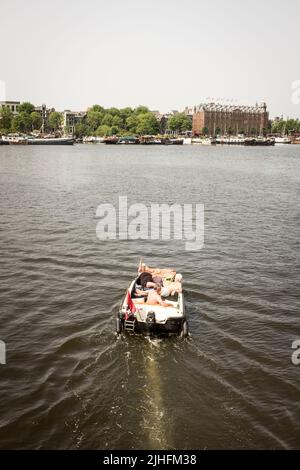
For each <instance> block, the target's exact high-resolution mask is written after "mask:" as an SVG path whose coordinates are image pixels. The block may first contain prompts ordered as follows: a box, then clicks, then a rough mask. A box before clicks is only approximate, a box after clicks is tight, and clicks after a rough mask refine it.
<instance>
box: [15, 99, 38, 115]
mask: <svg viewBox="0 0 300 470" xmlns="http://www.w3.org/2000/svg"><path fill="white" fill-rule="evenodd" d="M18 111H19V113H27V114H31V113H33V111H34V106H33V104H31V103H29V102H28V101H25V102H24V103H21V104H20V105H19V109H18Z"/></svg>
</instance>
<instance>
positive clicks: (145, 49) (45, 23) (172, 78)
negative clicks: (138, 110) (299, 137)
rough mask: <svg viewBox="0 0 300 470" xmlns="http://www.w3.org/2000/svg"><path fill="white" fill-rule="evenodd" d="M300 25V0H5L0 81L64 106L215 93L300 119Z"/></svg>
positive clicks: (169, 102) (164, 107)
mask: <svg viewBox="0 0 300 470" xmlns="http://www.w3.org/2000/svg"><path fill="white" fill-rule="evenodd" d="M299 22H300V1H299V0H286V1H285V2H283V1H282V0H281V1H279V0H251V1H247V2H245V1H241V0H240V1H238V0H226V1H221V0H211V1H208V0H151V1H150V0H109V1H104V0H51V1H48V2H46V1H42V0H26V1H24V0H0V80H2V81H4V82H5V85H6V99H10V100H20V101H27V100H28V101H31V102H33V103H34V104H36V105H39V104H42V103H46V104H47V105H48V106H54V107H55V108H56V109H58V110H63V109H72V110H85V109H86V108H87V107H88V106H91V105H92V104H95V103H97V104H101V105H103V106H105V107H111V106H116V107H125V106H133V107H134V106H137V105H139V104H145V105H147V106H149V107H150V108H151V109H153V110H154V109H157V110H160V111H164V112H166V111H168V110H172V109H179V110H182V109H183V108H184V107H185V106H186V105H189V106H192V105H194V104H198V103H200V102H202V101H203V100H204V99H205V98H208V97H209V98H211V99H212V98H214V100H215V101H216V100H217V99H218V98H219V99H220V98H222V101H223V102H224V100H225V99H226V100H234V102H235V103H236V102H237V103H240V104H255V103H256V102H261V101H266V102H267V105H268V109H269V111H270V115H271V116H274V115H281V114H283V115H284V116H285V117H286V116H290V117H300V103H299V104H293V102H292V94H293V90H292V84H293V82H294V81H296V80H300V62H299V50H300V41H299V37H300V33H299V31H300V28H299Z"/></svg>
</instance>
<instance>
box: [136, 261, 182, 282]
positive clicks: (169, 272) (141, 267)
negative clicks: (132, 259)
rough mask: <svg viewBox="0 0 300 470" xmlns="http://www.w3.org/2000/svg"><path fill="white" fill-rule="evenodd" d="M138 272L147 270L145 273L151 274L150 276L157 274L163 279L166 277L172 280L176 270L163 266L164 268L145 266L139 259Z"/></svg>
mask: <svg viewBox="0 0 300 470" xmlns="http://www.w3.org/2000/svg"><path fill="white" fill-rule="evenodd" d="M138 272H139V273H143V272H147V273H150V274H152V276H158V277H161V278H163V279H165V278H168V279H172V280H173V279H174V277H175V275H176V271H173V270H172V269H170V268H164V269H159V268H150V267H149V266H146V264H145V263H142V261H140V264H139V267H138Z"/></svg>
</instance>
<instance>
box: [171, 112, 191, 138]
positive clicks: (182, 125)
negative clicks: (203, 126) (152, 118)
mask: <svg viewBox="0 0 300 470" xmlns="http://www.w3.org/2000/svg"><path fill="white" fill-rule="evenodd" d="M168 127H169V129H171V131H175V132H178V133H183V132H186V131H190V130H191V129H192V121H191V119H190V118H189V117H188V116H186V114H184V113H177V114H174V116H171V117H170V118H169V120H168Z"/></svg>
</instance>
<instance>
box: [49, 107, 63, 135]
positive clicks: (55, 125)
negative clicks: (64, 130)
mask: <svg viewBox="0 0 300 470" xmlns="http://www.w3.org/2000/svg"><path fill="white" fill-rule="evenodd" d="M48 125H49V127H50V128H51V129H52V130H53V131H57V130H58V129H59V128H60V127H61V125H62V114H61V113H58V112H57V111H53V112H52V113H50V114H49V117H48Z"/></svg>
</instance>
